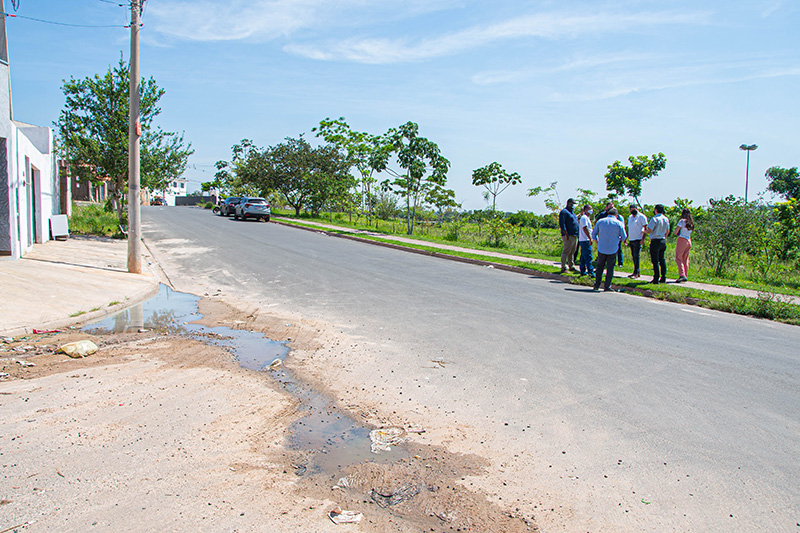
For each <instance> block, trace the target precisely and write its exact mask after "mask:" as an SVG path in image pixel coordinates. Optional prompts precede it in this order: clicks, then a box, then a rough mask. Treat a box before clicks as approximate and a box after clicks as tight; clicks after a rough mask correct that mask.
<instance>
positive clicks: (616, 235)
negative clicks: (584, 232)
mask: <svg viewBox="0 0 800 533" xmlns="http://www.w3.org/2000/svg"><path fill="white" fill-rule="evenodd" d="M626 238H627V235H626V234H625V226H624V225H623V224H622V221H621V220H620V219H619V218H617V210H616V208H613V207H612V208H611V209H609V211H608V216H607V217H605V218H601V219H600V220H598V221H597V222H596V223H595V225H594V229H593V230H592V240H595V241H597V267H596V268H595V278H594V290H596V291H598V290H600V282H601V281H603V269H604V268H605V271H606V281H605V284H604V285H603V290H605V291H610V290H611V280H612V279H613V278H614V265H616V262H617V251H619V246H620V243H621V242H623V241H624V240H625V239H626Z"/></svg>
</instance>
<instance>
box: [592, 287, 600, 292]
mask: <svg viewBox="0 0 800 533" xmlns="http://www.w3.org/2000/svg"><path fill="white" fill-rule="evenodd" d="M592 290H593V291H594V292H598V291H599V290H600V287H592Z"/></svg>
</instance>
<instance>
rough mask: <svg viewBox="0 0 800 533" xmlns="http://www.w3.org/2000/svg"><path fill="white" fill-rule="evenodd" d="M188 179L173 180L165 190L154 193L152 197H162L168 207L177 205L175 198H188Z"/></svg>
mask: <svg viewBox="0 0 800 533" xmlns="http://www.w3.org/2000/svg"><path fill="white" fill-rule="evenodd" d="M187 182H188V180H187V179H186V178H173V179H172V180H171V181H170V182H169V183H167V187H166V188H165V189H164V190H160V191H159V190H156V191H153V194H152V196H160V197H162V198H164V200H165V201H166V204H167V205H173V206H174V205H175V198H177V197H179V196H186V191H187V189H186V184H187Z"/></svg>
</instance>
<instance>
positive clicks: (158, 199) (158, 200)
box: [150, 196, 167, 205]
mask: <svg viewBox="0 0 800 533" xmlns="http://www.w3.org/2000/svg"><path fill="white" fill-rule="evenodd" d="M150 205H167V202H166V201H165V200H164V199H163V198H162V197H160V196H153V199H152V200H150Z"/></svg>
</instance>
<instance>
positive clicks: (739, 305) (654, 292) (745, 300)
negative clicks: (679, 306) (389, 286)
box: [291, 219, 800, 325]
mask: <svg viewBox="0 0 800 533" xmlns="http://www.w3.org/2000/svg"><path fill="white" fill-rule="evenodd" d="M321 222H326V221H324V220H321ZM291 223H292V224H294V225H298V226H303V227H307V228H312V229H319V228H318V227H317V226H314V225H312V224H304V223H303V222H301V221H298V220H296V219H294V220H292V221H291ZM328 223H329V222H328ZM326 231H328V232H330V233H338V234H343V235H349V234H350V232H349V231H346V230H330V229H327V230H326ZM358 237H359V238H363V239H367V240H371V241H376V242H382V243H386V244H392V245H395V246H402V247H405V248H412V249H415V250H421V251H424V252H428V253H431V254H437V255H446V256H453V257H463V258H466V259H471V260H477V261H483V262H487V263H495V264H501V265H508V266H510V267H515V268H519V269H524V270H525V271H529V272H530V273H531V274H532V275H535V274H537V273H546V274H560V272H561V267H560V266H551V265H547V264H541V263H529V262H526V261H519V260H511V259H504V258H496V257H487V256H484V255H480V254H474V253H468V252H459V251H453V250H446V249H442V248H437V247H436V246H425V245H418V244H408V243H398V242H396V241H393V240H390V239H385V238H381V237H378V236H373V235H358ZM414 238H419V236H417V235H415V236H414ZM432 244H435V243H434V242H432ZM443 244H455V243H452V242H446V243H443ZM457 244H458V245H459V246H462V243H461V242H459V243H457ZM463 247H466V246H463ZM488 249H491V250H497V248H488ZM503 251H504V252H508V253H510V254H515V255H517V254H518V252H514V251H511V250H508V249H503ZM525 255H526V256H527V257H534V254H530V253H528V254H525ZM535 258H538V259H548V260H553V261H556V260H558V259H560V256H559V257H558V258H553V257H535ZM643 259H644V258H643ZM642 266H644V265H642ZM564 277H565V278H566V279H567V281H568V282H569V283H572V284H575V285H582V286H586V287H589V286H592V285H593V280H592V278H589V277H587V276H578V275H575V274H567V275H565V276H564ZM648 279H649V278H647V277H645V276H644V274H643V275H642V278H640V279H638V280H633V279H630V278H627V277H615V278H614V286H615V287H619V288H621V289H622V290H624V291H625V292H627V293H629V294H634V295H640V296H648V297H652V298H656V299H659V300H663V301H670V302H677V303H684V304H691V305H697V306H700V307H704V308H707V309H714V310H718V311H724V312H728V313H735V314H741V315H749V316H755V317H760V318H767V319H770V320H776V321H780V322H785V323H787V324H793V325H800V306H798V305H796V304H793V303H790V302H788V301H787V300H788V299H787V298H786V297H785V296H782V295H780V294H775V292H774V291H760V293H759V296H758V297H757V298H749V297H746V296H732V295H727V294H720V293H716V292H711V291H704V290H697V289H691V288H689V287H686V286H682V285H676V284H659V285H652V284H650V283H649V281H648ZM695 281H701V280H695ZM748 288H749V287H748ZM756 290H759V289H756Z"/></svg>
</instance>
